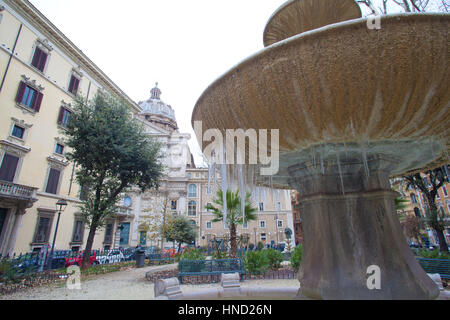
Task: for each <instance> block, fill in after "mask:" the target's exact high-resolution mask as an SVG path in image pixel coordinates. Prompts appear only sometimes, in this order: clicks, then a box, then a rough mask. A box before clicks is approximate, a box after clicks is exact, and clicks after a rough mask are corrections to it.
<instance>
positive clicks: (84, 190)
mask: <svg viewBox="0 0 450 320" xmlns="http://www.w3.org/2000/svg"><path fill="white" fill-rule="evenodd" d="M88 195H89V186H88V185H87V184H83V185H82V186H81V187H80V200H82V201H86V200H87V199H88Z"/></svg>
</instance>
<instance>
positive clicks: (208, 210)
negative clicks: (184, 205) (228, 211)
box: [206, 202, 212, 212]
mask: <svg viewBox="0 0 450 320" xmlns="http://www.w3.org/2000/svg"><path fill="white" fill-rule="evenodd" d="M209 207H212V204H211V202H208V203H207V204H206V212H211V209H209Z"/></svg>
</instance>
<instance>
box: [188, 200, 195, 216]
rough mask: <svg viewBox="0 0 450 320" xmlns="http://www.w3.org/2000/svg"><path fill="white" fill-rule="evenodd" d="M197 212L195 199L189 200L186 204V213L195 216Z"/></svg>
mask: <svg viewBox="0 0 450 320" xmlns="http://www.w3.org/2000/svg"><path fill="white" fill-rule="evenodd" d="M196 214H197V203H196V202H195V201H190V202H189V204H188V215H189V216H195V215H196Z"/></svg>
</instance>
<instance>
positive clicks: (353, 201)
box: [289, 156, 439, 299]
mask: <svg viewBox="0 0 450 320" xmlns="http://www.w3.org/2000/svg"><path fill="white" fill-rule="evenodd" d="M396 164H397V162H396V160H395V159H392V158H383V157H381V156H376V157H372V158H369V159H368V160H367V162H366V163H364V161H362V160H360V159H351V158H347V159H343V160H341V161H340V162H337V161H333V160H325V161H322V163H319V164H318V163H314V164H313V163H303V164H299V165H295V166H292V167H290V168H289V173H290V176H291V179H290V181H289V183H290V185H291V186H292V187H294V188H296V189H297V190H298V191H299V192H300V195H301V203H300V206H301V207H300V212H301V216H302V225H303V235H304V245H303V257H302V264H301V267H300V272H299V281H300V286H301V289H300V293H299V294H301V295H302V296H303V297H306V298H312V299H434V298H437V297H438V296H439V289H438V287H437V286H436V284H435V283H434V282H433V281H432V280H431V279H430V278H429V277H428V276H427V274H426V273H425V271H424V270H423V269H422V268H421V266H420V265H419V264H418V262H417V261H416V259H415V257H414V255H413V254H412V252H411V249H410V248H409V246H408V244H407V242H406V239H405V237H404V235H403V232H402V229H401V226H400V222H399V219H398V217H397V214H396V211H395V205H394V199H395V197H396V193H395V192H393V191H392V189H391V187H390V184H389V172H390V170H391V168H392V167H394V166H395V165H396ZM370 266H378V267H379V270H380V289H376V288H375V289H369V287H368V285H367V282H368V279H369V277H370V279H369V280H372V279H373V277H374V276H375V274H373V273H369V274H368V268H369V267H370ZM369 282H370V283H371V281H369Z"/></svg>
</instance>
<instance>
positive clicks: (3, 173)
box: [0, 154, 19, 182]
mask: <svg viewBox="0 0 450 320" xmlns="http://www.w3.org/2000/svg"><path fill="white" fill-rule="evenodd" d="M18 163H19V158H18V157H14V156H12V155H9V154H5V156H4V157H3V162H2V166H1V167H0V180H4V181H8V182H13V181H14V176H15V175H16V169H17V164H18Z"/></svg>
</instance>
